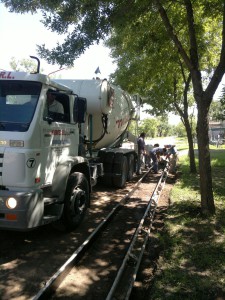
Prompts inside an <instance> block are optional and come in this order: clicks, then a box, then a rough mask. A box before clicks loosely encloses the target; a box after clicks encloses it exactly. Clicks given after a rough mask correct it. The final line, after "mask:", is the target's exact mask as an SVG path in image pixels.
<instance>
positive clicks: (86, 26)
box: [1, 0, 225, 214]
mask: <svg viewBox="0 0 225 300" xmlns="http://www.w3.org/2000/svg"><path fill="white" fill-rule="evenodd" d="M1 2H3V3H5V5H6V6H8V7H10V9H11V10H14V11H17V12H22V13H24V12H26V11H31V12H33V13H35V12H36V11H37V9H41V10H42V12H43V15H44V24H45V25H46V26H47V27H48V28H49V29H51V30H55V31H57V32H58V33H59V34H64V35H65V36H66V37H65V41H64V43H63V44H62V45H59V44H57V45H56V46H55V47H54V48H53V49H51V50H49V49H46V48H45V46H44V45H42V46H40V47H39V51H40V54H41V55H42V57H44V58H46V59H47V60H48V62H51V63H56V62H57V63H59V65H61V66H62V65H67V66H69V65H72V64H73V61H74V59H75V58H76V57H78V56H79V55H80V54H81V53H83V52H84V50H85V49H86V48H88V47H89V46H90V45H91V44H93V43H94V42H97V43H98V42H99V41H100V40H101V39H105V38H106V37H108V36H109V35H110V34H111V33H112V32H113V29H114V28H115V27H118V28H119V26H120V28H123V27H126V25H127V24H129V23H131V22H133V20H136V19H137V17H139V19H140V22H139V23H140V24H139V27H141V22H142V20H143V19H144V17H146V14H147V13H152V14H153V18H152V22H157V23H159V18H158V17H159V16H160V18H161V19H160V20H161V26H159V27H158V31H157V32H155V33H154V35H153V36H151V32H149V31H148V30H147V31H146V37H147V38H151V39H153V40H155V41H156V43H155V44H156V45H157V39H158V38H159V37H161V35H163V36H165V37H169V41H170V43H172V44H173V45H174V48H175V49H176V51H177V52H178V54H179V56H180V58H181V59H182V62H183V63H184V64H185V67H186V68H187V70H188V71H189V72H190V75H191V81H192V86H193V93H194V98H195V102H196V104H197V109H198V116H197V117H198V119H197V137H198V148H199V173H200V191H201V208H202V213H203V214H211V213H214V212H215V205H214V199H213V191H212V174H211V165H210V152H209V137H208V127H209V126H208V112H209V108H210V104H211V102H212V99H213V95H214V93H215V91H216V89H217V87H218V85H219V83H220V81H221V79H222V76H223V75H224V72H225V1H224V0H198V1H193V0H192V1H191V0H180V1H174V0H173V1H168V0H167V1H165V0H129V1H126V0H124V1H121V0H114V1H110V0H103V1H102V0H101V1H100V0H96V1H92V0H71V1H59V0H56V1H52V0H46V1H36V0H33V1H32V0H30V1H26V2H25V1H18V0H16V1H15V0H12V1H10V0H1ZM162 25H163V26H164V29H166V35H165V30H164V31H163V30H162V28H163V27H162ZM137 38H138V36H137ZM167 40H168V39H167ZM135 42H136V41H135V40H134V43H135ZM160 50H161V49H158V48H157V47H156V49H155V51H160ZM139 51H141V49H139ZM138 53H139V52H137V53H136V54H137V55H138ZM147 58H148V53H146V61H147ZM127 63H129V61H127ZM162 65H163V61H162ZM137 67H138V66H137ZM141 67H142V69H144V67H145V66H144V65H142V66H141ZM204 76H205V77H206V78H207V81H206V80H205V78H204ZM159 79H160V78H159ZM141 80H143V78H141Z"/></svg>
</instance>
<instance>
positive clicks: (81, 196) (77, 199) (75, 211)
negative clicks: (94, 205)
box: [70, 189, 87, 220]
mask: <svg viewBox="0 0 225 300" xmlns="http://www.w3.org/2000/svg"><path fill="white" fill-rule="evenodd" d="M86 200H87V199H86V194H85V192H84V191H83V190H80V189H75V190H74V192H73V195H72V197H71V210H70V211H71V216H72V217H73V219H74V220H77V219H79V218H80V217H81V216H82V215H83V213H84V212H85V207H86Z"/></svg>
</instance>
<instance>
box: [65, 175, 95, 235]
mask: <svg viewBox="0 0 225 300" xmlns="http://www.w3.org/2000/svg"><path fill="white" fill-rule="evenodd" d="M88 206H89V185H88V181H87V179H86V177H85V175H84V174H82V173H78V172H75V173H73V174H71V175H70V177H69V179H68V183H67V188H66V194H65V205H64V211H63V223H64V225H65V226H66V229H68V230H73V229H75V228H76V227H77V226H78V225H79V224H80V223H81V221H82V220H83V218H84V216H85V212H86V210H87V207H88Z"/></svg>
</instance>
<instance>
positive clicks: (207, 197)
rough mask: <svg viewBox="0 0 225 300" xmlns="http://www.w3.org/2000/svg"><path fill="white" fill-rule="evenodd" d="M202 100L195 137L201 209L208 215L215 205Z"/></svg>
mask: <svg viewBox="0 0 225 300" xmlns="http://www.w3.org/2000/svg"><path fill="white" fill-rule="evenodd" d="M202 97H203V95H202ZM204 102H205V101H204V99H199V101H198V122H197V138H198V155H199V174H200V192H201V209H202V213H203V214H204V215H210V214H214V213H215V205H214V199H213V189H212V172H211V162H210V152H209V126H208V107H207V106H206V104H205V103H204Z"/></svg>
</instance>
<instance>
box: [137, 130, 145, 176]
mask: <svg viewBox="0 0 225 300" xmlns="http://www.w3.org/2000/svg"><path fill="white" fill-rule="evenodd" d="M137 145H138V161H137V175H140V174H141V173H142V172H141V166H142V164H143V163H144V156H145V133H144V132H142V133H141V134H140V136H139V137H138V140H137Z"/></svg>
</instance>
